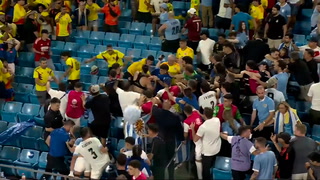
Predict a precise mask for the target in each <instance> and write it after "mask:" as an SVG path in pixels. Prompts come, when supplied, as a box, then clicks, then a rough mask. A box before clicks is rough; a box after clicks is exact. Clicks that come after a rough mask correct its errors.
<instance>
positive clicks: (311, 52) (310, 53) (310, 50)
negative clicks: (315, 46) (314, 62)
mask: <svg viewBox="0 0 320 180" xmlns="http://www.w3.org/2000/svg"><path fill="white" fill-rule="evenodd" d="M305 52H306V53H308V54H309V55H310V56H311V57H314V51H313V50H312V49H306V50H305Z"/></svg>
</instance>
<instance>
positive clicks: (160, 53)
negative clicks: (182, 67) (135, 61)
mask: <svg viewBox="0 0 320 180" xmlns="http://www.w3.org/2000/svg"><path fill="white" fill-rule="evenodd" d="M170 54H171V53H169V52H163V51H158V53H157V57H154V58H155V59H157V58H158V57H160V56H161V55H164V56H165V59H166V60H167V59H168V56H169V55H170Z"/></svg>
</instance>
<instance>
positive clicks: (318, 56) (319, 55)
mask: <svg viewBox="0 0 320 180" xmlns="http://www.w3.org/2000/svg"><path fill="white" fill-rule="evenodd" d="M306 49H311V48H310V47H309V45H305V46H301V47H299V50H300V51H301V52H302V53H304V51H305V50H306ZM312 50H313V51H314V58H315V59H320V47H318V46H317V47H316V48H315V49H312Z"/></svg>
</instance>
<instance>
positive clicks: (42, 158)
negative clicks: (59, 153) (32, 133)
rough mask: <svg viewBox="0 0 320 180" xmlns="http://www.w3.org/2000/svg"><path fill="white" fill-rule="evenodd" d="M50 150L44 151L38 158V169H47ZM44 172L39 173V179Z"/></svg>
mask: <svg viewBox="0 0 320 180" xmlns="http://www.w3.org/2000/svg"><path fill="white" fill-rule="evenodd" d="M47 156H48V152H42V153H41V155H40V157H39V160H38V171H43V172H44V171H45V169H46V166H47ZM42 175H43V173H37V179H41V176H42Z"/></svg>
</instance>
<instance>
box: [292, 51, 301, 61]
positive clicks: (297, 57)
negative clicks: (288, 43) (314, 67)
mask: <svg viewBox="0 0 320 180" xmlns="http://www.w3.org/2000/svg"><path fill="white" fill-rule="evenodd" d="M290 57H291V59H292V60H293V61H298V60H300V53H299V52H297V51H293V52H291V53H290Z"/></svg>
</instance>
